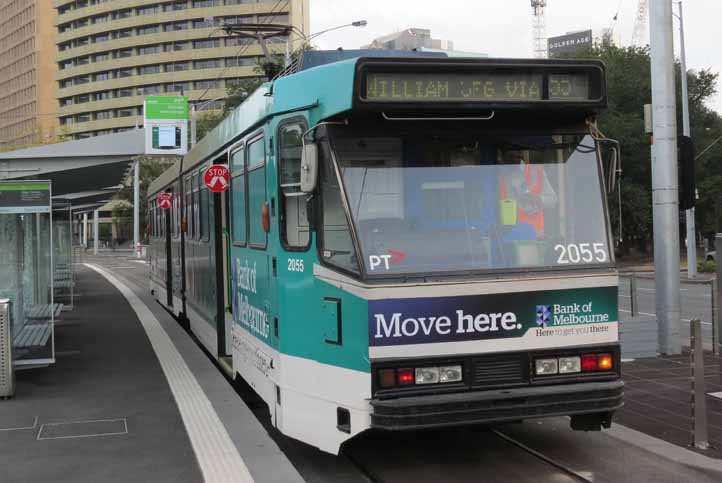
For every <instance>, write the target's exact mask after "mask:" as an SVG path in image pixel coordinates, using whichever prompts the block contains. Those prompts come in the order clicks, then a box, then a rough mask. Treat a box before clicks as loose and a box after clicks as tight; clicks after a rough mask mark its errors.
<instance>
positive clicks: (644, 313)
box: [619, 309, 712, 325]
mask: <svg viewBox="0 0 722 483" xmlns="http://www.w3.org/2000/svg"><path fill="white" fill-rule="evenodd" d="M619 311H620V312H626V313H628V314H631V313H632V312H631V311H629V310H624V309H619ZM637 313H638V314H640V315H647V316H649V317H657V314H650V313H648V312H639V311H637ZM680 320H682V321H683V322H690V319H680ZM700 323H701V324H702V325H712V322H705V321H703V320H701V321H700Z"/></svg>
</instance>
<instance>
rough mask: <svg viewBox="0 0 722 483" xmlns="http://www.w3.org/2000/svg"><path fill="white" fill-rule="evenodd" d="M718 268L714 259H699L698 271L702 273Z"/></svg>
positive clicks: (711, 271)
mask: <svg viewBox="0 0 722 483" xmlns="http://www.w3.org/2000/svg"><path fill="white" fill-rule="evenodd" d="M716 270H717V264H716V263H715V262H714V261H713V260H699V261H698V262H697V271H698V272H700V273H713V272H714V271H716Z"/></svg>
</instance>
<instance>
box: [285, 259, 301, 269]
mask: <svg viewBox="0 0 722 483" xmlns="http://www.w3.org/2000/svg"><path fill="white" fill-rule="evenodd" d="M288 271H289V272H303V260H301V259H300V258H289V259H288Z"/></svg>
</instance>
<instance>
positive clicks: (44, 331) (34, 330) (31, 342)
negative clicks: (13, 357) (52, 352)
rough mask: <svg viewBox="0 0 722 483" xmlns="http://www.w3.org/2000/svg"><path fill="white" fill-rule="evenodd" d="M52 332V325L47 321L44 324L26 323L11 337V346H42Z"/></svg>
mask: <svg viewBox="0 0 722 483" xmlns="http://www.w3.org/2000/svg"><path fill="white" fill-rule="evenodd" d="M51 334H52V327H50V324H49V323H45V324H26V325H25V327H23V328H22V329H21V330H20V332H18V334H17V335H16V336H15V338H14V339H13V346H14V347H18V348H23V347H38V346H39V347H43V346H44V345H45V344H46V343H47V342H48V339H49V338H50V335H51Z"/></svg>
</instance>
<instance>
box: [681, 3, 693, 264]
mask: <svg viewBox="0 0 722 483" xmlns="http://www.w3.org/2000/svg"><path fill="white" fill-rule="evenodd" d="M677 6H678V7H679V15H678V16H677V18H678V19H679V48H680V55H679V66H680V70H681V72H680V74H681V80H682V135H684V136H686V137H690V129H689V93H688V90H687V57H686V53H685V49H684V18H683V15H682V2H677ZM684 213H685V217H686V226H687V278H694V277H696V276H697V235H696V230H695V219H694V206H693V207H692V208H690V209H688V210H685V212H684Z"/></svg>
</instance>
